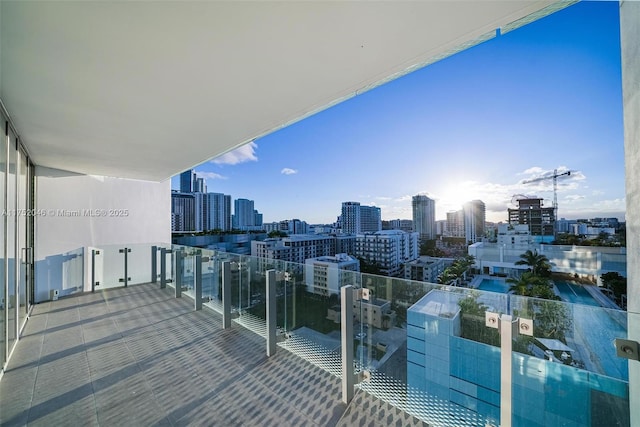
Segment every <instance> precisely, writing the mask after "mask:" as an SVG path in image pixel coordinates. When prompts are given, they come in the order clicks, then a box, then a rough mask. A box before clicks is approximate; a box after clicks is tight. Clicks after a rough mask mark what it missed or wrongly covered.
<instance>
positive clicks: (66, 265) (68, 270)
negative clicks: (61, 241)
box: [58, 248, 85, 297]
mask: <svg viewBox="0 0 640 427" xmlns="http://www.w3.org/2000/svg"><path fill="white" fill-rule="evenodd" d="M84 290H85V289H84V248H78V249H75V250H73V251H69V252H65V253H64V254H63V255H62V289H61V290H60V292H59V294H58V296H60V297H61V296H65V295H69V294H72V293H74V292H83V291H84Z"/></svg>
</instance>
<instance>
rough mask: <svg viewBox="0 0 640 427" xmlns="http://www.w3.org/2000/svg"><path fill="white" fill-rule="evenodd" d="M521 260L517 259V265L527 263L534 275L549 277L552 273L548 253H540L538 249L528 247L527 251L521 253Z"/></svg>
mask: <svg viewBox="0 0 640 427" xmlns="http://www.w3.org/2000/svg"><path fill="white" fill-rule="evenodd" d="M520 258H521V259H520V260H518V261H516V263H515V264H516V265H527V266H529V271H531V272H532V273H533V275H534V276H539V277H549V276H550V275H551V263H550V262H549V258H547V257H546V255H542V254H539V253H538V251H536V250H533V251H532V250H530V249H528V250H527V251H526V252H525V253H523V254H521V255H520Z"/></svg>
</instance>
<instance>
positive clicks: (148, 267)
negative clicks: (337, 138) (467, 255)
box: [0, 245, 629, 426]
mask: <svg viewBox="0 0 640 427" xmlns="http://www.w3.org/2000/svg"><path fill="white" fill-rule="evenodd" d="M130 246H131V247H125V246H124V245H122V246H104V247H102V248H81V249H78V250H77V251H74V253H75V254H76V255H77V256H75V257H71V256H69V257H66V258H65V259H66V261H65V263H66V264H65V265H63V266H62V271H63V272H65V273H64V274H65V281H67V282H68V283H70V284H71V283H76V280H81V276H82V274H83V273H82V272H84V271H90V272H91V280H90V283H92V284H93V285H94V288H95V289H99V288H103V289H104V290H102V291H96V292H91V291H90V290H88V289H84V290H85V291H87V290H88V292H83V293H73V294H70V295H68V296H67V297H64V298H61V299H59V300H57V301H51V302H46V303H41V304H38V305H36V306H34V309H33V312H32V314H31V317H30V318H29V321H28V322H27V325H26V328H25V330H24V332H23V336H22V338H21V340H20V341H19V342H18V345H17V348H16V350H15V354H14V355H13V357H12V359H11V361H10V363H9V366H8V369H7V371H6V373H5V375H4V378H3V380H2V381H1V382H0V395H2V400H3V410H2V414H1V418H0V422H2V424H3V425H4V424H7V425H24V424H39V423H47V424H54V425H55V424H58V425H60V424H70V423H73V422H75V421H77V422H76V424H80V423H81V424H87V423H90V424H107V425H156V424H168V425H185V424H207V425H225V426H226V425H315V424H317V425H342V426H350V425H368V424H370V423H373V424H378V423H379V424H383V425H420V424H423V425H434V426H486V425H494V426H497V425H506V423H505V422H503V423H500V418H501V416H504V415H501V413H500V411H501V410H502V409H503V408H508V410H509V416H510V417H511V419H512V421H513V425H534V424H536V423H538V424H543V425H558V423H570V424H572V425H579V426H583V425H584V426H589V425H602V421H603V420H606V421H607V422H612V423H614V424H613V425H622V426H624V425H629V384H628V365H627V360H626V359H622V358H619V357H617V356H616V350H615V348H614V347H613V345H609V343H610V342H612V340H613V339H615V338H626V337H627V326H626V313H624V312H621V311H617V310H607V309H604V308H599V307H589V306H582V305H576V304H568V303H562V302H556V301H545V300H536V299H531V298H524V297H517V296H513V295H506V294H498V293H492V292H483V291H480V290H473V289H467V288H451V287H446V286H442V285H435V284H430V283H424V282H415V281H408V280H402V279H395V278H393V279H392V278H388V277H380V276H373V275H368V274H360V273H356V272H347V271H344V272H343V274H346V275H348V274H351V275H353V277H352V278H351V280H350V281H349V283H353V284H356V285H355V286H354V288H351V287H345V288H339V284H337V283H327V290H328V294H329V296H328V297H325V296H319V295H314V294H313V293H312V291H309V287H313V286H314V283H313V282H314V280H313V276H311V277H307V276H306V275H305V272H306V270H305V269H303V268H299V267H300V266H298V265H295V264H294V263H290V262H283V261H274V262H272V263H271V266H270V267H269V268H270V270H267V271H265V270H261V268H260V263H259V262H258V259H256V258H252V257H248V256H242V255H236V254H230V253H221V252H215V251H207V250H203V249H197V248H191V247H183V246H173V247H172V248H168V247H161V246H158V245H130ZM81 267H82V268H81ZM125 278H126V279H127V280H126V281H125V280H124V279H125ZM96 279H100V280H96ZM308 279H309V280H311V282H309V281H308ZM96 283H99V284H98V286H97V287H96V286H95V284H96ZM359 284H361V285H359ZM124 285H126V286H124ZM359 286H362V288H366V289H367V290H368V293H369V295H368V296H367V295H366V294H365V293H364V292H362V291H360V290H359V289H358V288H359ZM338 294H339V295H340V296H339V297H338ZM350 299H352V300H353V302H352V303H350V302H349V300H350ZM336 304H337V306H338V307H340V308H339V311H342V312H343V316H346V317H343V318H344V319H356V320H355V321H354V320H352V321H350V322H346V323H345V324H341V323H337V318H336V316H333V317H332V318H331V319H329V318H328V317H329V316H328V315H329V314H330V313H329V312H328V309H332V310H335V307H336ZM371 304H386V305H390V307H391V310H392V312H393V314H394V315H393V318H389V319H386V320H387V321H386V322H382V324H381V322H378V323H377V324H374V323H373V322H371V321H368V320H367V316H366V313H365V311H366V310H367V308H370V307H372V305H371ZM347 308H349V310H353V312H350V311H347ZM485 312H494V313H496V314H498V315H508V314H512V315H516V314H518V313H519V314H520V316H521V317H523V318H531V320H532V321H533V337H523V336H517V334H516V335H514V337H513V341H512V344H513V349H514V351H513V352H512V353H511V352H510V351H509V353H505V350H504V348H503V347H501V338H500V335H499V334H498V331H496V330H494V329H491V328H488V327H486V325H485V317H484V316H485ZM554 313H555V314H554ZM337 317H338V318H339V316H337ZM383 317H384V316H383ZM378 320H380V319H378ZM383 320H384V319H383ZM558 321H561V322H562V325H560V327H558ZM554 322H555V323H554ZM550 325H554V327H555V329H554V328H550V327H549V326H550ZM551 329H553V330H551ZM558 330H561V333H560V334H558ZM501 348H502V349H501ZM345 349H346V350H345ZM345 351H346V353H345ZM505 354H507V355H508V358H507V360H511V362H512V363H511V365H512V371H511V372H510V373H509V374H510V375H511V376H512V377H511V378H512V381H511V383H510V387H509V389H508V390H507V391H509V393H507V394H505V395H508V394H511V396H512V397H511V398H510V399H509V401H508V402H505V401H504V400H503V393H505V389H502V388H501V384H500V378H501V375H502V371H501V369H503V368H501V365H500V360H501V358H502V357H503V356H504V355H505ZM345 361H347V362H346V363H345ZM345 369H347V371H345ZM349 370H351V371H349ZM345 372H346V373H345ZM348 378H352V379H353V380H352V382H348V381H345V379H348ZM344 387H347V388H346V389H345V388H344ZM349 387H351V392H352V393H354V397H353V398H350V397H349V396H347V395H348V394H349ZM344 390H346V393H347V395H345V391H344ZM505 405H506V406H505ZM532 406H534V407H535V408H536V410H535V411H532V410H531V409H530V408H531V407H532Z"/></svg>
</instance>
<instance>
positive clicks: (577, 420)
mask: <svg viewBox="0 0 640 427" xmlns="http://www.w3.org/2000/svg"><path fill="white" fill-rule="evenodd" d="M362 283H363V286H365V287H366V288H368V289H369V298H368V300H364V299H360V300H359V301H358V307H357V308H356V312H358V310H359V313H357V314H356V322H358V323H357V326H356V329H357V330H359V332H358V335H357V337H356V338H357V340H358V342H357V350H356V359H357V364H358V365H359V366H360V367H361V369H363V370H366V371H368V377H369V378H370V379H369V380H368V381H364V382H361V383H359V384H358V387H360V388H361V389H363V390H366V391H368V392H370V393H372V394H373V395H375V396H378V397H379V398H381V399H383V400H386V401H389V402H391V403H393V404H394V405H395V406H398V407H399V408H401V409H403V410H405V411H407V412H408V413H411V414H413V415H415V416H416V417H418V418H420V419H422V420H424V421H426V422H428V423H430V424H433V425H442V426H451V425H483V426H484V425H495V426H497V425H516V426H538V425H575V426H597V425H620V426H628V425H629V392H628V363H627V359H624V358H620V357H618V356H617V355H616V348H615V346H614V342H615V340H616V339H618V338H623V339H624V338H626V337H627V315H626V313H625V312H623V311H619V310H611V309H606V308H602V307H595V306H590V305H582V304H571V303H566V302H562V301H553V300H543V299H537V298H528V297H522V296H517V295H511V294H501V293H494V292H486V291H481V290H475V289H468V288H460V287H448V286H442V285H433V284H427V283H422V282H412V281H407V280H401V279H392V278H386V277H384V278H383V277H377V276H371V275H366V274H363V279H362ZM487 313H489V316H490V317H487ZM503 315H509V316H511V318H510V319H509V318H506V317H504V316H503ZM491 316H492V317H491ZM487 319H494V320H495V323H496V328H492V327H489V326H487V325H488V322H489V320H487ZM507 321H508V322H510V328H511V330H512V331H515V332H513V333H512V338H511V339H510V340H509V343H508V344H509V345H508V347H509V348H510V349H511V351H509V350H508V349H505V346H504V345H503V344H504V342H503V339H504V336H505V334H503V333H501V330H500V329H499V328H498V326H499V324H500V323H501V322H507ZM518 327H520V328H521V329H518ZM522 328H524V329H527V330H528V331H530V332H532V334H530V335H527V334H524V333H521V332H522V330H523V329H522ZM507 351H508V353H506V354H507V357H508V356H509V353H510V359H511V370H510V371H509V372H507V371H503V369H504V365H501V358H502V353H503V352H507ZM503 374H504V375H509V376H510V378H511V381H510V384H511V386H510V389H509V390H506V391H504V390H502V389H501V377H502V375H503ZM503 393H504V394H505V395H507V397H508V396H509V395H510V399H508V402H504V401H502V394H503ZM501 408H505V409H507V414H502V415H503V416H505V417H510V420H508V421H509V423H508V424H507V423H506V422H504V420H503V421H502V422H501Z"/></svg>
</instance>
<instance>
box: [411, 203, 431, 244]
mask: <svg viewBox="0 0 640 427" xmlns="http://www.w3.org/2000/svg"><path fill="white" fill-rule="evenodd" d="M411 207H412V209H413V226H414V227H415V230H416V231H417V232H418V234H419V236H420V240H433V239H435V238H436V202H435V200H433V199H430V198H428V197H427V196H422V195H417V196H413V199H412V201H411Z"/></svg>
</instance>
